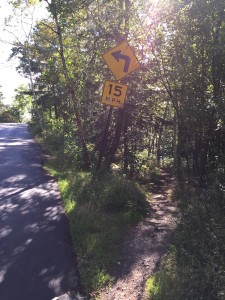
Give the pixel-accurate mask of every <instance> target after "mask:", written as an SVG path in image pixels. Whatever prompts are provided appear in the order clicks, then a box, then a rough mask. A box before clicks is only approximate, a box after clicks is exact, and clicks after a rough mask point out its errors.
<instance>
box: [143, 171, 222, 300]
mask: <svg viewBox="0 0 225 300" xmlns="http://www.w3.org/2000/svg"><path fill="white" fill-rule="evenodd" d="M224 175H225V173H224V165H221V167H220V168H218V170H217V171H216V172H215V173H213V174H210V175H209V176H208V178H207V181H206V182H205V184H206V185H205V186H204V187H202V186H201V187H199V185H198V184H196V183H193V182H192V183H189V184H188V183H185V182H183V181H180V184H179V186H178V187H177V189H176V190H175V191H174V193H175V194H174V197H175V199H176V200H177V202H178V204H179V208H180V215H181V220H180V224H179V226H178V227H177V229H176V232H175V233H174V239H173V241H172V242H171V245H170V251H169V252H168V253H167V255H166V256H165V257H164V260H163V262H162V264H161V267H160V270H159V271H158V272H157V273H155V274H154V275H153V276H151V277H150V278H149V280H148V281H147V283H146V291H147V293H148V295H149V299H150V300H164V299H168V300H173V299H176V300H183V299H193V300H194V299H204V300H205V299H206V300H219V299H221V300H222V299H225V288H224V287H225V257H224V248H225V236H224V228H225V217H224V215H225V214H224V213H225V205H224V203H225V176H224Z"/></svg>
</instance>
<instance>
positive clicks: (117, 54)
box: [112, 50, 130, 73]
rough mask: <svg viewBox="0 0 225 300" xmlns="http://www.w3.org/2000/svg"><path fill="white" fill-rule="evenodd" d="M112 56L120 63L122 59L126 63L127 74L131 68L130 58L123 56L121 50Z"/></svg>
mask: <svg viewBox="0 0 225 300" xmlns="http://www.w3.org/2000/svg"><path fill="white" fill-rule="evenodd" d="M112 56H113V57H114V58H115V60H116V61H118V62H119V60H120V59H123V60H124V61H125V64H124V68H123V72H125V73H127V72H128V70H129V66H130V57H129V56H127V55H124V54H121V50H118V51H115V52H113V53H112Z"/></svg>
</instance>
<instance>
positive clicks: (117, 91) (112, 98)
mask: <svg viewBox="0 0 225 300" xmlns="http://www.w3.org/2000/svg"><path fill="white" fill-rule="evenodd" d="M126 93H127V85H125V84H120V83H117V82H113V81H105V84H104V88H103V93H102V103H103V104H108V105H111V106H114V107H119V108H122V107H123V106H124V103H125V99H126Z"/></svg>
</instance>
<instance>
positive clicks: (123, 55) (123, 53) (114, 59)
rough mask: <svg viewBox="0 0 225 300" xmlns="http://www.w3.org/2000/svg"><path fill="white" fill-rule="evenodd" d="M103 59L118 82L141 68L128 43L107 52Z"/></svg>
mask: <svg viewBox="0 0 225 300" xmlns="http://www.w3.org/2000/svg"><path fill="white" fill-rule="evenodd" d="M103 58H104V60H105V62H106V63H107V65H108V67H109V68H110V70H111V71H112V73H113V75H114V76H115V78H116V79H117V80H120V79H122V78H124V77H126V76H127V75H128V74H130V73H131V72H133V71H135V70H137V69H138V68H140V64H139V62H138V60H137V58H136V56H135V54H134V52H133V51H132V49H131V47H130V46H129V44H128V42H127V41H124V42H122V43H121V44H119V45H117V46H116V47H114V48H112V49H111V50H109V51H108V52H106V53H105V54H104V55H103Z"/></svg>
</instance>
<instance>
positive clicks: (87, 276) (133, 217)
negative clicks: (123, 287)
mask: <svg viewBox="0 0 225 300" xmlns="http://www.w3.org/2000/svg"><path fill="white" fill-rule="evenodd" d="M45 168H46V169H47V171H48V172H49V173H51V174H52V175H54V176H55V177H56V178H57V180H58V186H59V189H60V192H61V195H62V198H63V202H64V206H65V211H66V213H67V215H68V218H69V221H70V229H71V234H72V238H73V242H74V247H75V251H76V253H77V257H78V265H79V269H80V273H81V278H82V282H83V286H84V290H85V292H86V294H87V295H88V297H89V298H90V299H97V295H98V291H99V290H100V289H101V288H102V287H103V286H106V285H108V284H110V283H111V282H112V281H113V278H112V277H111V275H110V269H111V267H112V266H113V265H115V264H117V263H118V261H119V259H120V253H121V242H122V239H123V236H124V234H125V232H126V230H127V228H128V227H129V226H131V225H133V224H135V223H137V222H138V221H140V220H141V219H142V218H143V216H144V215H145V211H146V199H145V194H144V193H143V192H142V191H141V190H140V188H139V187H138V186H137V185H136V184H135V183H134V182H130V181H127V180H126V179H124V178H123V177H120V176H118V175H117V176H115V175H113V174H104V175H99V176H93V174H91V173H90V172H78V171H76V172H75V171H72V170H71V169H68V168H67V169H66V170H65V169H60V168H59V164H58V161H57V158H55V159H51V160H48V162H47V164H46V166H45Z"/></svg>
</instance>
